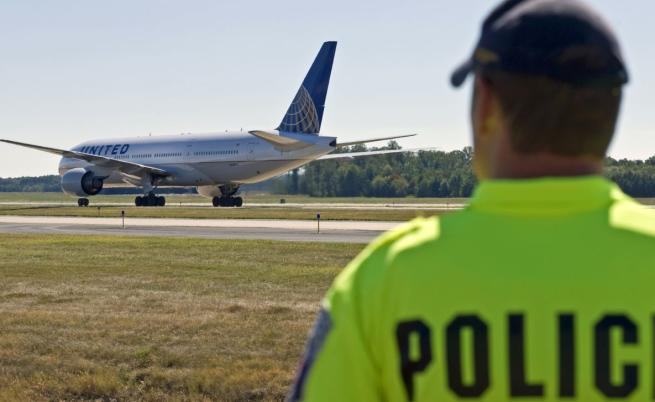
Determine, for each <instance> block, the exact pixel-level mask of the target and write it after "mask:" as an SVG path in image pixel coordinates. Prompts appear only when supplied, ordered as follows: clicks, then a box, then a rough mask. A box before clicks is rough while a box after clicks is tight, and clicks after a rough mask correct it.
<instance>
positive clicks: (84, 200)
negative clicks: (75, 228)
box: [77, 198, 89, 207]
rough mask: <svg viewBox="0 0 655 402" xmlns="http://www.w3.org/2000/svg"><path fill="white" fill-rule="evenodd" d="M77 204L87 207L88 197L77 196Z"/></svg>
mask: <svg viewBox="0 0 655 402" xmlns="http://www.w3.org/2000/svg"><path fill="white" fill-rule="evenodd" d="M77 206H78V207H88V206H89V199H88V198H78V199H77Z"/></svg>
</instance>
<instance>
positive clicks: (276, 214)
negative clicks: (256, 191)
mask: <svg viewBox="0 0 655 402" xmlns="http://www.w3.org/2000/svg"><path fill="white" fill-rule="evenodd" d="M121 211H125V215H126V216H127V217H133V218H193V219H302V220H313V219H316V213H320V214H321V219H322V220H361V221H407V220H410V219H412V218H415V217H417V216H431V215H435V214H437V213H440V212H442V211H434V210H420V209H381V210H371V209H366V210H358V209H320V208H318V209H311V208H303V209H300V208H202V207H175V206H171V207H164V208H137V207H116V206H110V207H107V206H101V207H100V208H98V207H93V206H91V207H87V208H79V207H68V206H14V205H11V206H8V205H0V215H20V216H82V217H116V218H118V217H120V216H121Z"/></svg>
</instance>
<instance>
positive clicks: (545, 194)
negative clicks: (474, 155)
mask: <svg viewBox="0 0 655 402" xmlns="http://www.w3.org/2000/svg"><path fill="white" fill-rule="evenodd" d="M626 198H627V196H626V195H625V194H623V192H622V191H621V190H620V189H619V187H618V186H617V185H616V184H614V183H612V182H611V181H609V180H607V179H605V178H603V177H602V176H595V175H594V176H576V177H544V178H537V179H522V180H487V181H483V182H481V183H480V184H479V185H478V187H477V188H476V189H475V192H474V194H473V198H472V199H471V202H470V204H469V207H468V209H470V210H473V211H483V212H491V213H499V214H508V215H526V214H527V215H564V214H570V213H576V212H583V211H590V210H594V209H599V208H606V207H609V206H610V204H612V203H613V202H614V201H617V200H620V199H626Z"/></svg>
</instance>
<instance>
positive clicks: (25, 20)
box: [0, 0, 655, 177]
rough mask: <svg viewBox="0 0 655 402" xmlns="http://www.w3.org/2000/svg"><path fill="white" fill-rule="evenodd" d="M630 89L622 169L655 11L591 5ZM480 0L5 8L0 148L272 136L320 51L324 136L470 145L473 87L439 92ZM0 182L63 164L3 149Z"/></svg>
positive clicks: (64, 0)
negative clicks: (216, 134)
mask: <svg viewBox="0 0 655 402" xmlns="http://www.w3.org/2000/svg"><path fill="white" fill-rule="evenodd" d="M589 2H590V3H591V4H592V5H593V6H594V7H595V8H596V9H597V10H599V11H600V12H601V14H603V15H604V16H605V18H606V19H607V20H608V21H609V22H610V24H611V25H612V26H613V27H614V29H615V31H616V33H617V35H618V37H619V39H620V41H621V43H622V46H623V52H624V55H625V58H626V60H627V63H628V66H629V69H630V73H631V82H630V84H629V86H628V87H627V89H626V95H625V102H624V104H623V111H622V115H621V119H620V122H619V127H618V133H617V137H616V139H615V141H614V143H613V144H612V147H611V149H610V155H612V156H613V157H616V158H624V157H625V158H639V159H644V158H647V157H649V156H652V155H655V135H653V134H655V110H653V107H652V105H653V104H654V102H653V100H654V94H653V89H655V52H653V50H652V40H653V38H655V26H653V23H652V22H651V20H652V15H654V14H655V1H653V0H630V1H617V0H589ZM494 4H495V2H491V1H489V0H466V1H444V0H426V1H423V0H420V1H406V2H398V1H395V0H394V1H391V0H376V1H369V0H358V1H352V0H330V1H324V2H317V1H307V0H304V1H296V0H278V1H259V0H251V1H225V0H185V1H168V0H129V1H127V0H112V1H99V0H91V1H90V0H60V1H46V0H40V1H36V0H21V1H17V0H16V1H12V0H9V1H3V2H0V138H7V139H13V140H17V141H23V142H29V143H36V144H40V145H46V146H53V147H59V148H69V147H72V146H73V145H75V144H77V143H79V142H82V141H85V140H90V139H94V138H115V137H116V138H118V137H125V136H139V135H148V134H152V135H157V134H175V133H181V132H211V131H224V130H226V129H230V130H239V129H241V128H244V129H257V128H259V129H266V128H274V127H277V125H278V124H279V122H280V120H281V119H282V116H283V115H284V113H285V111H286V109H287V107H288V105H289V103H290V102H291V100H292V98H293V96H294V95H295V93H296V91H297V89H298V87H299V85H300V83H301V82H302V79H303V77H304V76H305V73H306V72H307V70H308V68H309V66H310V64H311V62H312V60H313V58H314V56H315V55H316V53H317V52H318V49H319V48H320V46H321V44H322V43H323V42H324V41H328V40H336V41H338V42H339V44H338V48H337V53H336V58H335V62H334V68H333V71H332V80H331V84H330V89H329V91H328V97H327V101H326V109H325V114H324V118H323V125H322V129H321V133H322V134H324V135H330V136H337V137H338V138H339V139H340V140H341V141H350V140H357V139H363V138H369V137H376V136H391V135H396V134H407V133H418V134H419V135H418V136H417V137H413V138H410V139H404V140H401V141H400V143H401V145H402V146H404V147H435V148H438V149H440V150H444V151H450V150H454V149H460V148H462V147H464V146H467V145H470V143H471V139H470V127H469V122H468V103H469V100H470V99H469V98H470V82H469V83H467V86H466V87H464V88H463V89H460V90H454V89H452V88H451V87H450V85H449V84H448V78H449V75H450V72H451V71H452V69H453V68H454V67H455V66H456V65H457V64H458V63H460V62H461V61H462V60H464V59H465V58H466V57H467V56H468V55H469V54H470V52H471V50H472V48H473V45H474V43H475V41H476V39H477V37H478V34H479V25H480V22H481V21H482V19H483V18H484V16H485V15H486V14H487V13H488V12H489V10H490V8H491V7H492V6H493V5H494ZM0 155H1V156H0V177H16V176H31V175H43V174H56V170H57V162H58V157H57V156H55V155H50V154H45V153H42V152H39V151H35V150H29V149H23V148H19V147H15V146H11V145H8V144H4V143H0Z"/></svg>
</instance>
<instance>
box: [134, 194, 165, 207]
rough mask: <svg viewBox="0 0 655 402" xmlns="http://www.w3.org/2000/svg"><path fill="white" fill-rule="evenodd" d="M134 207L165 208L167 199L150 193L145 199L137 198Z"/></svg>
mask: <svg viewBox="0 0 655 402" xmlns="http://www.w3.org/2000/svg"><path fill="white" fill-rule="evenodd" d="M134 205H135V206H137V207H163V206H164V205H166V198H165V197H157V196H156V195H155V194H154V193H152V192H151V193H148V195H146V196H143V197H136V198H135V199H134Z"/></svg>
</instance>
